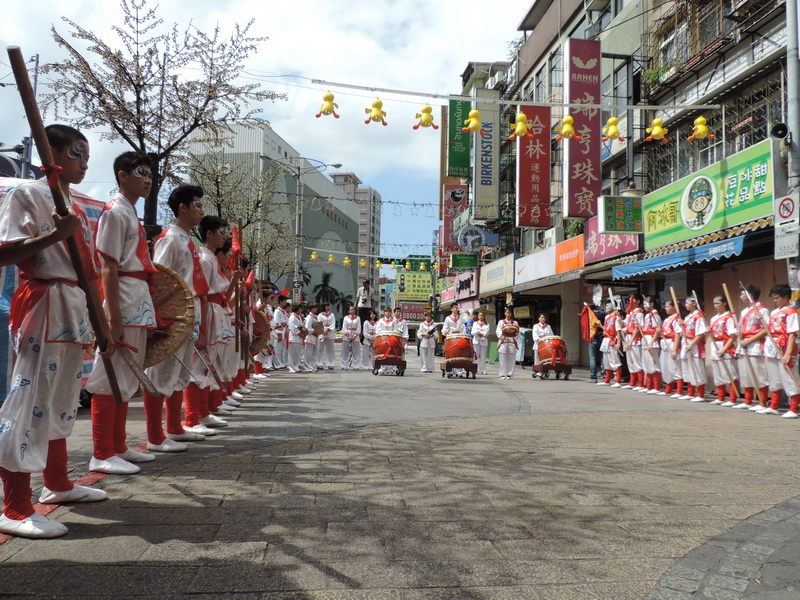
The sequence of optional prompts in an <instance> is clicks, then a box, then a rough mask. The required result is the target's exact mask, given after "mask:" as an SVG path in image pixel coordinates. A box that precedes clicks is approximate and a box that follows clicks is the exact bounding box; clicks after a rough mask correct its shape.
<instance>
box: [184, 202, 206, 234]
mask: <svg viewBox="0 0 800 600" xmlns="http://www.w3.org/2000/svg"><path fill="white" fill-rule="evenodd" d="M184 206H186V213H185V215H186V220H187V221H189V225H190V226H191V227H197V226H198V225H200V221H202V219H203V214H204V213H203V201H202V200H200V198H195V199H194V200H192V201H191V202H189V203H188V204H185V205H184Z"/></svg>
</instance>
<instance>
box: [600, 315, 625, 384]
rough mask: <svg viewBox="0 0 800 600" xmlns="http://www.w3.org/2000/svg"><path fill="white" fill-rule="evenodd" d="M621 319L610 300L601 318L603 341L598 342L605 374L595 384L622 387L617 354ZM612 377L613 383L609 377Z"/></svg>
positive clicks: (620, 366)
mask: <svg viewBox="0 0 800 600" xmlns="http://www.w3.org/2000/svg"><path fill="white" fill-rule="evenodd" d="M622 327H623V325H622V319H621V318H620V316H619V311H618V310H617V308H616V307H615V306H614V304H613V303H612V302H609V303H608V304H606V317H605V319H604V320H603V342H602V344H600V352H602V353H603V366H604V367H605V370H606V376H605V378H604V379H603V381H600V382H598V384H597V385H611V387H616V388H618V387H622V358H621V357H620V355H619V345H620V343H621V339H620V332H621V331H622ZM612 376H613V377H614V383H613V384H612V383H611V378H612Z"/></svg>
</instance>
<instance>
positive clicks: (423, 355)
mask: <svg viewBox="0 0 800 600" xmlns="http://www.w3.org/2000/svg"><path fill="white" fill-rule="evenodd" d="M435 327H436V324H435V323H434V322H433V315H432V314H431V313H430V311H425V320H424V321H423V322H422V323H420V324H419V329H417V335H418V336H419V338H420V344H419V358H420V363H421V364H420V366H421V369H420V370H421V371H422V372H423V373H433V351H434V349H435V348H436V339H435V338H434V335H435V334H434V333H432V332H433V329H434V328H435Z"/></svg>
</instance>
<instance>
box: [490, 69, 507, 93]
mask: <svg viewBox="0 0 800 600" xmlns="http://www.w3.org/2000/svg"><path fill="white" fill-rule="evenodd" d="M505 84H506V74H505V73H504V72H502V71H501V72H499V73H495V74H494V75H492V76H491V77H489V80H488V81H487V82H486V87H487V88H489V89H490V90H498V89H500V88H502V87H503V86H505Z"/></svg>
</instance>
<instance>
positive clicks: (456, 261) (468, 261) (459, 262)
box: [450, 254, 478, 270]
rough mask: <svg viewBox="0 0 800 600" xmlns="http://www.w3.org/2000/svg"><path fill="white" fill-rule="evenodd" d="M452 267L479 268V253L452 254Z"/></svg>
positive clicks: (455, 268)
mask: <svg viewBox="0 0 800 600" xmlns="http://www.w3.org/2000/svg"><path fill="white" fill-rule="evenodd" d="M450 268H451V269H453V270H457V269H465V270H469V269H477V268H478V255H477V254H451V255H450Z"/></svg>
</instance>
